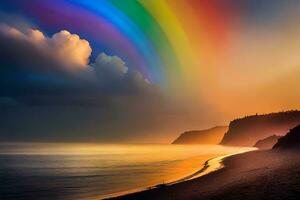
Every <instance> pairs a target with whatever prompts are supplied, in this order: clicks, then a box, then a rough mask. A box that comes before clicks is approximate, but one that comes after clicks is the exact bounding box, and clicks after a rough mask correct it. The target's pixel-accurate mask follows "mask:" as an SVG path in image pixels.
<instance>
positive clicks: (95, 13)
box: [0, 0, 300, 143]
mask: <svg viewBox="0 0 300 200" xmlns="http://www.w3.org/2000/svg"><path fill="white" fill-rule="evenodd" d="M299 11H300V1H298V0H285V1H282V0H272V1H269V0H243V1H240V0H227V1H223V0H123V1H120V0H85V1H83V0H43V1H40V0H26V1H25V0H24V1H20V0H1V2H0V110H1V116H0V132H1V134H0V140H1V141H46V142H48V141H72V142H73V141H74V142H78V141H81V142H82V141H87V142H103V143H119V142H122V143H123V142H145V143H151V142H171V141H172V140H173V139H174V138H176V136H178V135H179V134H180V133H181V132H183V131H186V130H195V129H204V128H210V127H212V126H215V125H226V124H228V123H229V122H230V121H231V120H232V119H234V118H237V117H241V116H245V115H251V114H256V113H268V112H276V111H282V110H291V109H298V108H299V106H300V101H299V100H300V87H298V86H299V81H298V80H299V78H300V68H299V67H300V56H299V55H298V53H299V52H300V21H299V20H298V19H299V17H300V16H299V15H300V12H299Z"/></svg>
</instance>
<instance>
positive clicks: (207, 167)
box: [100, 148, 257, 200]
mask: <svg viewBox="0 0 300 200" xmlns="http://www.w3.org/2000/svg"><path fill="white" fill-rule="evenodd" d="M256 150H257V148H251V149H250V148H249V150H243V151H239V152H236V153H232V154H228V155H224V156H217V157H214V158H210V159H208V160H206V161H205V162H204V164H203V165H202V168H200V169H199V170H198V171H196V172H195V173H193V174H191V175H188V176H185V177H183V178H181V179H178V180H176V181H172V182H168V183H162V184H157V185H154V186H149V187H146V188H145V187H141V188H136V189H132V190H127V191H123V192H117V193H113V194H108V195H103V196H102V197H100V198H101V199H103V200H109V199H115V198H119V197H123V196H127V195H132V194H135V193H139V192H145V191H149V190H153V189H157V188H161V187H165V186H173V185H176V184H178V183H183V182H188V181H190V180H193V179H197V178H200V177H202V176H205V175H207V174H210V173H212V172H215V171H217V170H220V169H222V168H224V164H223V161H224V159H226V158H228V157H231V156H235V155H238V154H243V153H246V152H251V151H256Z"/></svg>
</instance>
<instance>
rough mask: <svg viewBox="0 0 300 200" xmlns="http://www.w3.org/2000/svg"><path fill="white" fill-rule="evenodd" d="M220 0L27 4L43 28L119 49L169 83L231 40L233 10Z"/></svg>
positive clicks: (198, 70)
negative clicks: (227, 9)
mask: <svg viewBox="0 0 300 200" xmlns="http://www.w3.org/2000/svg"><path fill="white" fill-rule="evenodd" d="M215 2H216V1H207V0H127V1H125V0H85V1H83V0H43V1H40V0H30V1H26V4H24V6H22V7H23V8H26V9H25V10H24V12H26V14H27V15H31V16H32V18H34V19H37V23H38V24H39V26H40V27H42V29H43V30H46V31H47V32H49V33H53V32H55V31H58V30H59V29H68V30H69V31H71V32H74V33H77V34H79V35H81V36H82V37H83V38H86V39H87V40H89V41H90V43H91V44H92V45H93V49H94V50H96V51H97V50H98V51H102V50H105V51H106V52H107V53H109V54H115V55H118V56H120V57H121V58H122V59H124V60H125V61H126V62H127V63H128V65H130V66H135V67H138V68H139V71H141V72H142V73H143V74H144V76H145V77H147V78H148V79H149V80H151V81H153V82H156V83H160V84H166V83H168V81H175V80H174V79H176V81H178V77H189V78H190V77H192V76H193V74H199V73H202V71H203V70H204V66H205V68H207V65H209V64H210V61H211V60H213V59H214V58H215V55H217V54H218V52H221V51H222V50H221V49H220V47H224V46H226V44H225V42H226V31H225V30H226V29H225V25H226V23H227V22H226V15H227V13H229V12H226V13H225V12H224V11H223V10H222V9H223V8H222V9H219V8H218V6H216V5H217V4H216V3H215ZM217 46H219V47H217ZM172 79H173V80H172Z"/></svg>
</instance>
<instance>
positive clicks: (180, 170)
mask: <svg viewBox="0 0 300 200" xmlns="http://www.w3.org/2000/svg"><path fill="white" fill-rule="evenodd" d="M247 150H249V148H239V147H224V146H219V145H163V144H62V143H61V144H53V143H26V144H25V143H14V144H12V143H4V144H0V199H1V200H11V199H13V200H18V199H20V200H27V199H30V200H35V199H37V200H44V199H51V200H56V199H57V200H81V199H86V200H89V199H91V200H92V199H102V198H104V197H109V196H114V195H119V194H125V193H128V192H133V191H137V190H142V189H146V188H148V187H151V186H155V185H158V184H162V183H170V182H174V181H177V180H180V179H184V178H185V177H189V178H191V177H190V176H191V175H192V174H195V173H197V172H198V171H199V170H201V169H202V168H203V165H204V163H205V162H206V161H207V160H208V159H211V158H216V157H219V156H224V155H228V154H234V153H238V152H241V151H247Z"/></svg>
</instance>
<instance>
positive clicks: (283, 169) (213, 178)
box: [114, 150, 300, 200]
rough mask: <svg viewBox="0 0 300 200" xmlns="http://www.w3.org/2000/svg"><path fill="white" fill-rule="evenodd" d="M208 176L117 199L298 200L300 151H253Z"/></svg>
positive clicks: (235, 156) (233, 157) (225, 163)
mask: <svg viewBox="0 0 300 200" xmlns="http://www.w3.org/2000/svg"><path fill="white" fill-rule="evenodd" d="M223 164H224V168H222V169H220V170H218V171H214V172H212V173H209V174H207V175H205V176H202V177H199V178H196V179H193V180H189V181H186V182H181V183H177V184H174V185H170V186H168V185H167V186H163V187H160V188H155V189H151V190H146V191H142V192H138V193H134V194H129V195H125V196H121V197H117V198H114V199H141V200H147V199H149V200H150V199H151V200H152V199H156V200H160V199H163V200H164V199H168V200H169V199H172V200H173V199H174V200H176V199H182V200H188V199H195V200H196V199H199V200H202V199H203V200H204V199H205V200H210V199H211V200H227V199H228V200H241V199H243V200H252V199H253V200H260V199H266V200H269V199H272V200H283V199H289V200H293V199H295V200H296V199H299V197H300V151H278V150H275V151H274V150H268V151H254V152H248V153H243V154H239V155H234V156H231V157H228V158H226V159H225V160H224V161H223Z"/></svg>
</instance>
